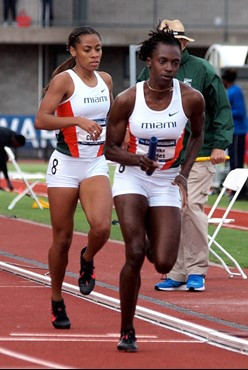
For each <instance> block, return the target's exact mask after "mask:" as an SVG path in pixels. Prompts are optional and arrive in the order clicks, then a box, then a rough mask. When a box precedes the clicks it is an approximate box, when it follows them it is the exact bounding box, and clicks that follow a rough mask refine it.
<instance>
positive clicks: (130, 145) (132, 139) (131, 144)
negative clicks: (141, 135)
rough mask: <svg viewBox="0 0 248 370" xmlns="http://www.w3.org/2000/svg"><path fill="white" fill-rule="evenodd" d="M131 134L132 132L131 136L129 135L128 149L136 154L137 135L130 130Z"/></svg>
mask: <svg viewBox="0 0 248 370" xmlns="http://www.w3.org/2000/svg"><path fill="white" fill-rule="evenodd" d="M129 134H130V136H129V143H128V151H129V152H130V153H134V154H135V153H136V151H137V142H136V137H135V136H133V135H132V134H131V132H130V131H129Z"/></svg>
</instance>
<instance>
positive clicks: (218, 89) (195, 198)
mask: <svg viewBox="0 0 248 370" xmlns="http://www.w3.org/2000/svg"><path fill="white" fill-rule="evenodd" d="M166 25H167V26H168V27H169V28H170V29H171V30H173V32H174V35H175V37H176V38H177V39H178V40H179V41H180V43H181V46H182V59H181V64H180V68H179V70H178V72H177V75H176V78H178V79H179V80H180V81H183V82H184V83H186V84H188V85H190V86H191V87H193V88H195V89H196V90H199V91H200V92H201V93H202V94H203V96H204V98H205V102H206V109H205V129H204V143H203V146H202V149H201V150H200V152H199V156H201V157H210V160H207V161H204V162H195V163H194V165H193V167H192V169H191V171H190V175H189V178H188V206H187V207H185V208H184V210H183V213H182V233H181V243H180V248H179V253H178V257H177V261H176V263H175V265H174V267H173V269H172V270H171V271H170V272H169V273H168V274H167V278H166V279H165V280H163V281H162V282H159V283H158V284H156V285H155V289H156V290H165V291H167V290H168V291H171V290H182V289H183V290H185V289H187V290H189V291H203V290H205V276H206V274H207V271H208V265H209V260H208V254H209V249H208V220H207V216H206V214H205V213H204V205H205V204H206V202H207V199H208V194H209V189H210V187H211V184H212V180H213V177H214V174H215V166H214V165H215V164H218V163H222V162H224V161H225V150H226V148H227V147H228V145H230V143H231V142H232V135H233V120H232V112H231V109H230V104H229V101H228V99H227V95H226V91H225V87H224V85H223V82H222V80H221V78H220V77H219V76H218V75H217V73H216V72H215V70H214V69H213V67H212V66H211V65H210V64H209V63H208V61H207V60H205V59H202V58H198V57H196V56H193V55H190V54H189V52H188V50H187V49H186V47H187V44H188V43H189V42H194V41H195V40H194V39H192V38H190V37H188V36H186V35H185V29H184V26H183V24H182V22H181V21H180V20H178V19H176V20H166V19H165V20H163V21H162V23H161V27H164V26H166ZM148 78H149V69H148V68H145V69H144V70H143V71H142V72H141V74H140V75H139V77H138V81H141V80H147V79H148ZM189 134H190V129H189V126H188V125H187V126H186V133H185V137H184V148H186V143H187V141H188V138H189ZM181 155H182V159H183V158H184V156H185V150H183V151H182V152H181ZM149 254H150V253H149Z"/></svg>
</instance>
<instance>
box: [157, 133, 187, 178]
mask: <svg viewBox="0 0 248 370" xmlns="http://www.w3.org/2000/svg"><path fill="white" fill-rule="evenodd" d="M183 138H184V131H183V134H182V135H181V137H180V138H179V139H178V142H177V145H176V150H175V155H174V157H173V158H172V159H171V160H170V161H168V162H166V163H165V164H164V166H163V167H162V168H161V170H162V171H163V170H166V169H168V168H170V167H171V166H172V165H173V163H174V162H175V161H176V160H177V158H178V157H179V154H180V152H181V151H182V149H183Z"/></svg>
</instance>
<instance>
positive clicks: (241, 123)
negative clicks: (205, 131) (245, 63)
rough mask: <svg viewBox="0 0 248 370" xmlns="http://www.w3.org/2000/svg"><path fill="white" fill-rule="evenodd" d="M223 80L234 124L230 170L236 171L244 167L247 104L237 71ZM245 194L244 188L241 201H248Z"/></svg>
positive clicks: (231, 71)
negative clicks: (237, 81)
mask: <svg viewBox="0 0 248 370" xmlns="http://www.w3.org/2000/svg"><path fill="white" fill-rule="evenodd" d="M222 80H223V83H224V86H225V88H226V92H227V97H228V99H229V102H230V105H231V109H232V116H233V122H234V133H233V141H232V143H231V144H230V145H229V147H228V154H229V156H230V170H234V169H235V168H243V167H244V156H245V138H246V133H247V131H248V127H247V122H248V121H247V112H246V103H245V97H244V93H243V91H242V89H241V87H240V86H239V85H237V83H236V80H237V71H236V70H235V69H233V68H229V69H226V70H225V71H224V72H223V74H222ZM245 192H246V189H245V187H243V189H242V190H241V192H240V195H239V199H241V198H244V199H247V198H246V196H245Z"/></svg>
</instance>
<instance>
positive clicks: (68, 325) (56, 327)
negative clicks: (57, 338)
mask: <svg viewBox="0 0 248 370" xmlns="http://www.w3.org/2000/svg"><path fill="white" fill-rule="evenodd" d="M52 324H53V327H54V328H55V329H62V330H66V329H70V328H71V324H66V325H61V324H55V323H54V322H52Z"/></svg>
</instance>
